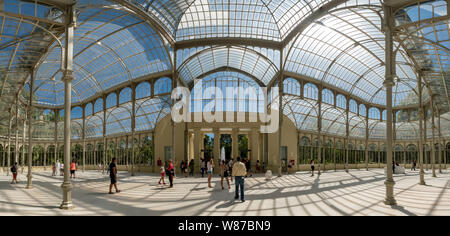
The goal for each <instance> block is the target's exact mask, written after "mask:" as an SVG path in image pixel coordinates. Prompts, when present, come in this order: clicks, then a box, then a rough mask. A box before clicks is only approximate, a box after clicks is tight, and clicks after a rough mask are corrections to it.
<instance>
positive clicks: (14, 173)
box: [11, 162, 19, 184]
mask: <svg viewBox="0 0 450 236" xmlns="http://www.w3.org/2000/svg"><path fill="white" fill-rule="evenodd" d="M17 171H18V168H17V162H16V163H15V164H14V165H13V166H12V167H11V173H12V175H13V180H12V182H11V184H14V183H15V184H18V183H19V182H18V181H17Z"/></svg>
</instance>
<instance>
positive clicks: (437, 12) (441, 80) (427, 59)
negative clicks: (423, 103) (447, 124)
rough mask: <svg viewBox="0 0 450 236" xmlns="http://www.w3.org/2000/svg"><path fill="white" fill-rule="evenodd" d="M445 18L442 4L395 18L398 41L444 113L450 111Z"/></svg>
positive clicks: (449, 58)
mask: <svg viewBox="0 0 450 236" xmlns="http://www.w3.org/2000/svg"><path fill="white" fill-rule="evenodd" d="M446 16H447V2H446V1H443V0H438V1H429V2H425V3H422V4H418V5H413V6H410V7H407V8H405V9H402V10H401V11H399V12H397V14H396V18H397V26H398V27H399V28H400V29H401V31H400V33H399V38H400V39H401V40H402V41H404V42H405V45H406V47H407V48H408V50H409V51H410V54H411V55H412V57H413V59H414V60H415V61H416V62H417V63H418V64H419V66H420V68H421V70H423V71H424V76H425V78H424V79H425V80H426V81H427V82H428V84H429V85H430V87H431V90H432V91H433V94H434V95H435V97H434V98H433V99H434V100H435V102H436V104H437V105H438V106H439V108H440V110H441V112H442V113H445V112H447V111H450V107H449V106H450V99H449V98H450V96H449V95H450V92H449V91H450V82H449V81H450V52H449V51H450V30H449V29H450V20H448V18H445V17H446ZM434 19H442V20H440V21H436V20H434Z"/></svg>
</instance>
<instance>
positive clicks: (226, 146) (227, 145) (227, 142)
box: [220, 134, 233, 161]
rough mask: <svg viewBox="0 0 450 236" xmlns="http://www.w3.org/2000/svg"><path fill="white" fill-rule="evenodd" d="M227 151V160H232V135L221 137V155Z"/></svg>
mask: <svg viewBox="0 0 450 236" xmlns="http://www.w3.org/2000/svg"><path fill="white" fill-rule="evenodd" d="M223 150H225V160H227V161H229V160H231V158H232V157H231V156H232V152H233V139H232V137H231V135H230V134H222V135H221V136H220V153H221V154H222V151H223Z"/></svg>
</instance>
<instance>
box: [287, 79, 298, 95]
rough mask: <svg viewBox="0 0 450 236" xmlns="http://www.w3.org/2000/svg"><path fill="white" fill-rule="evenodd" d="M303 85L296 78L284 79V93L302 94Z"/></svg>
mask: <svg viewBox="0 0 450 236" xmlns="http://www.w3.org/2000/svg"><path fill="white" fill-rule="evenodd" d="M300 92H301V86H300V83H299V82H298V81H297V80H296V79H292V78H287V79H285V80H284V93H287V94H291V95H296V96H300Z"/></svg>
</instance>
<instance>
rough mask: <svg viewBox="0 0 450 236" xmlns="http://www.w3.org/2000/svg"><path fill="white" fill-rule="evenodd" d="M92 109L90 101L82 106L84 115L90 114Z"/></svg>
mask: <svg viewBox="0 0 450 236" xmlns="http://www.w3.org/2000/svg"><path fill="white" fill-rule="evenodd" d="M92 109H93V106H92V103H88V104H87V105H86V107H85V108H84V113H85V115H86V116H90V115H92V111H93V110H92Z"/></svg>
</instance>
